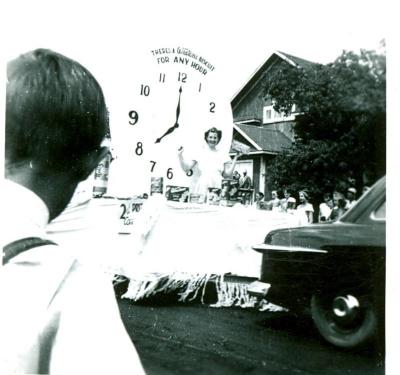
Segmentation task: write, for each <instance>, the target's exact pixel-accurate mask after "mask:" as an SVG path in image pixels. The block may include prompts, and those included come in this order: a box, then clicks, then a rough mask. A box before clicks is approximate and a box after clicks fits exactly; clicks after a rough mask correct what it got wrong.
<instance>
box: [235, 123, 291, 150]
mask: <svg viewBox="0 0 400 375" xmlns="http://www.w3.org/2000/svg"><path fill="white" fill-rule="evenodd" d="M233 129H234V130H236V131H237V132H238V133H239V134H240V135H241V136H242V137H243V138H244V139H245V140H246V141H247V142H248V144H249V145H250V146H251V148H252V151H258V152H259V151H264V152H267V153H272V154H277V153H280V152H282V151H283V150H285V149H287V148H289V147H290V146H291V145H292V141H291V139H290V138H289V137H287V136H286V135H285V134H284V133H282V132H280V131H278V130H275V129H268V128H267V127H262V126H254V125H247V124H234V125H233Z"/></svg>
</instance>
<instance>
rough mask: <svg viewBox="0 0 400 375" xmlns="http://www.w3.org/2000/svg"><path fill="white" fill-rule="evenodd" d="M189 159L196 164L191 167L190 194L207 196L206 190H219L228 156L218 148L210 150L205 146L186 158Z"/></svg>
mask: <svg viewBox="0 0 400 375" xmlns="http://www.w3.org/2000/svg"><path fill="white" fill-rule="evenodd" d="M190 159H192V160H195V161H196V162H197V163H196V165H195V166H194V167H193V176H192V184H191V187H190V192H191V194H202V195H207V193H208V188H221V182H222V178H223V177H222V173H223V171H224V165H225V163H226V162H228V161H229V160H230V159H229V156H227V155H225V154H224V153H222V152H221V151H220V150H218V148H216V149H214V150H211V149H210V148H209V146H208V145H205V146H204V147H202V148H201V149H199V150H197V152H195V153H194V154H193V155H192V156H191V157H190V158H188V160H190Z"/></svg>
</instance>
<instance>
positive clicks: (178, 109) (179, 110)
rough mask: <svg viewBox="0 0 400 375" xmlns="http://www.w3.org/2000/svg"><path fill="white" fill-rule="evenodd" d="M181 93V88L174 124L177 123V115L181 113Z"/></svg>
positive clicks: (180, 88) (180, 89)
mask: <svg viewBox="0 0 400 375" xmlns="http://www.w3.org/2000/svg"><path fill="white" fill-rule="evenodd" d="M181 93H182V86H181V87H179V99H178V106H177V107H176V120H175V124H177V123H178V119H179V114H180V113H181Z"/></svg>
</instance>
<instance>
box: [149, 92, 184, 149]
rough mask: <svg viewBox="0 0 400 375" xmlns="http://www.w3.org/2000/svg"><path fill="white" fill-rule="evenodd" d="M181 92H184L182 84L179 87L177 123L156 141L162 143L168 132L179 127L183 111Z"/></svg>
mask: <svg viewBox="0 0 400 375" xmlns="http://www.w3.org/2000/svg"><path fill="white" fill-rule="evenodd" d="M181 93H182V86H181V87H180V88H179V99H178V106H177V107H176V120H175V124H174V125H173V126H171V127H170V128H169V129H168V130H167V131H166V132H165V133H164V134H163V135H162V136H161V137H160V138H157V139H156V141H155V143H160V142H161V140H162V139H163V138H164V137H165V136H166V135H168V134H171V133H172V132H173V131H174V130H175V129H176V128H178V127H179V123H178V119H179V114H180V112H181Z"/></svg>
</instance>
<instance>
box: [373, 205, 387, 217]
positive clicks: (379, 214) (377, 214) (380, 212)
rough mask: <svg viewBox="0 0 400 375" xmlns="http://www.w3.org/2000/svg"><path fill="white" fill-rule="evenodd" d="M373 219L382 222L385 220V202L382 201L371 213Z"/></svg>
mask: <svg viewBox="0 0 400 375" xmlns="http://www.w3.org/2000/svg"><path fill="white" fill-rule="evenodd" d="M373 218H374V219H377V220H384V219H385V218H386V201H384V202H383V203H382V204H381V205H380V206H379V207H378V208H377V209H376V210H375V212H374V213H373Z"/></svg>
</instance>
